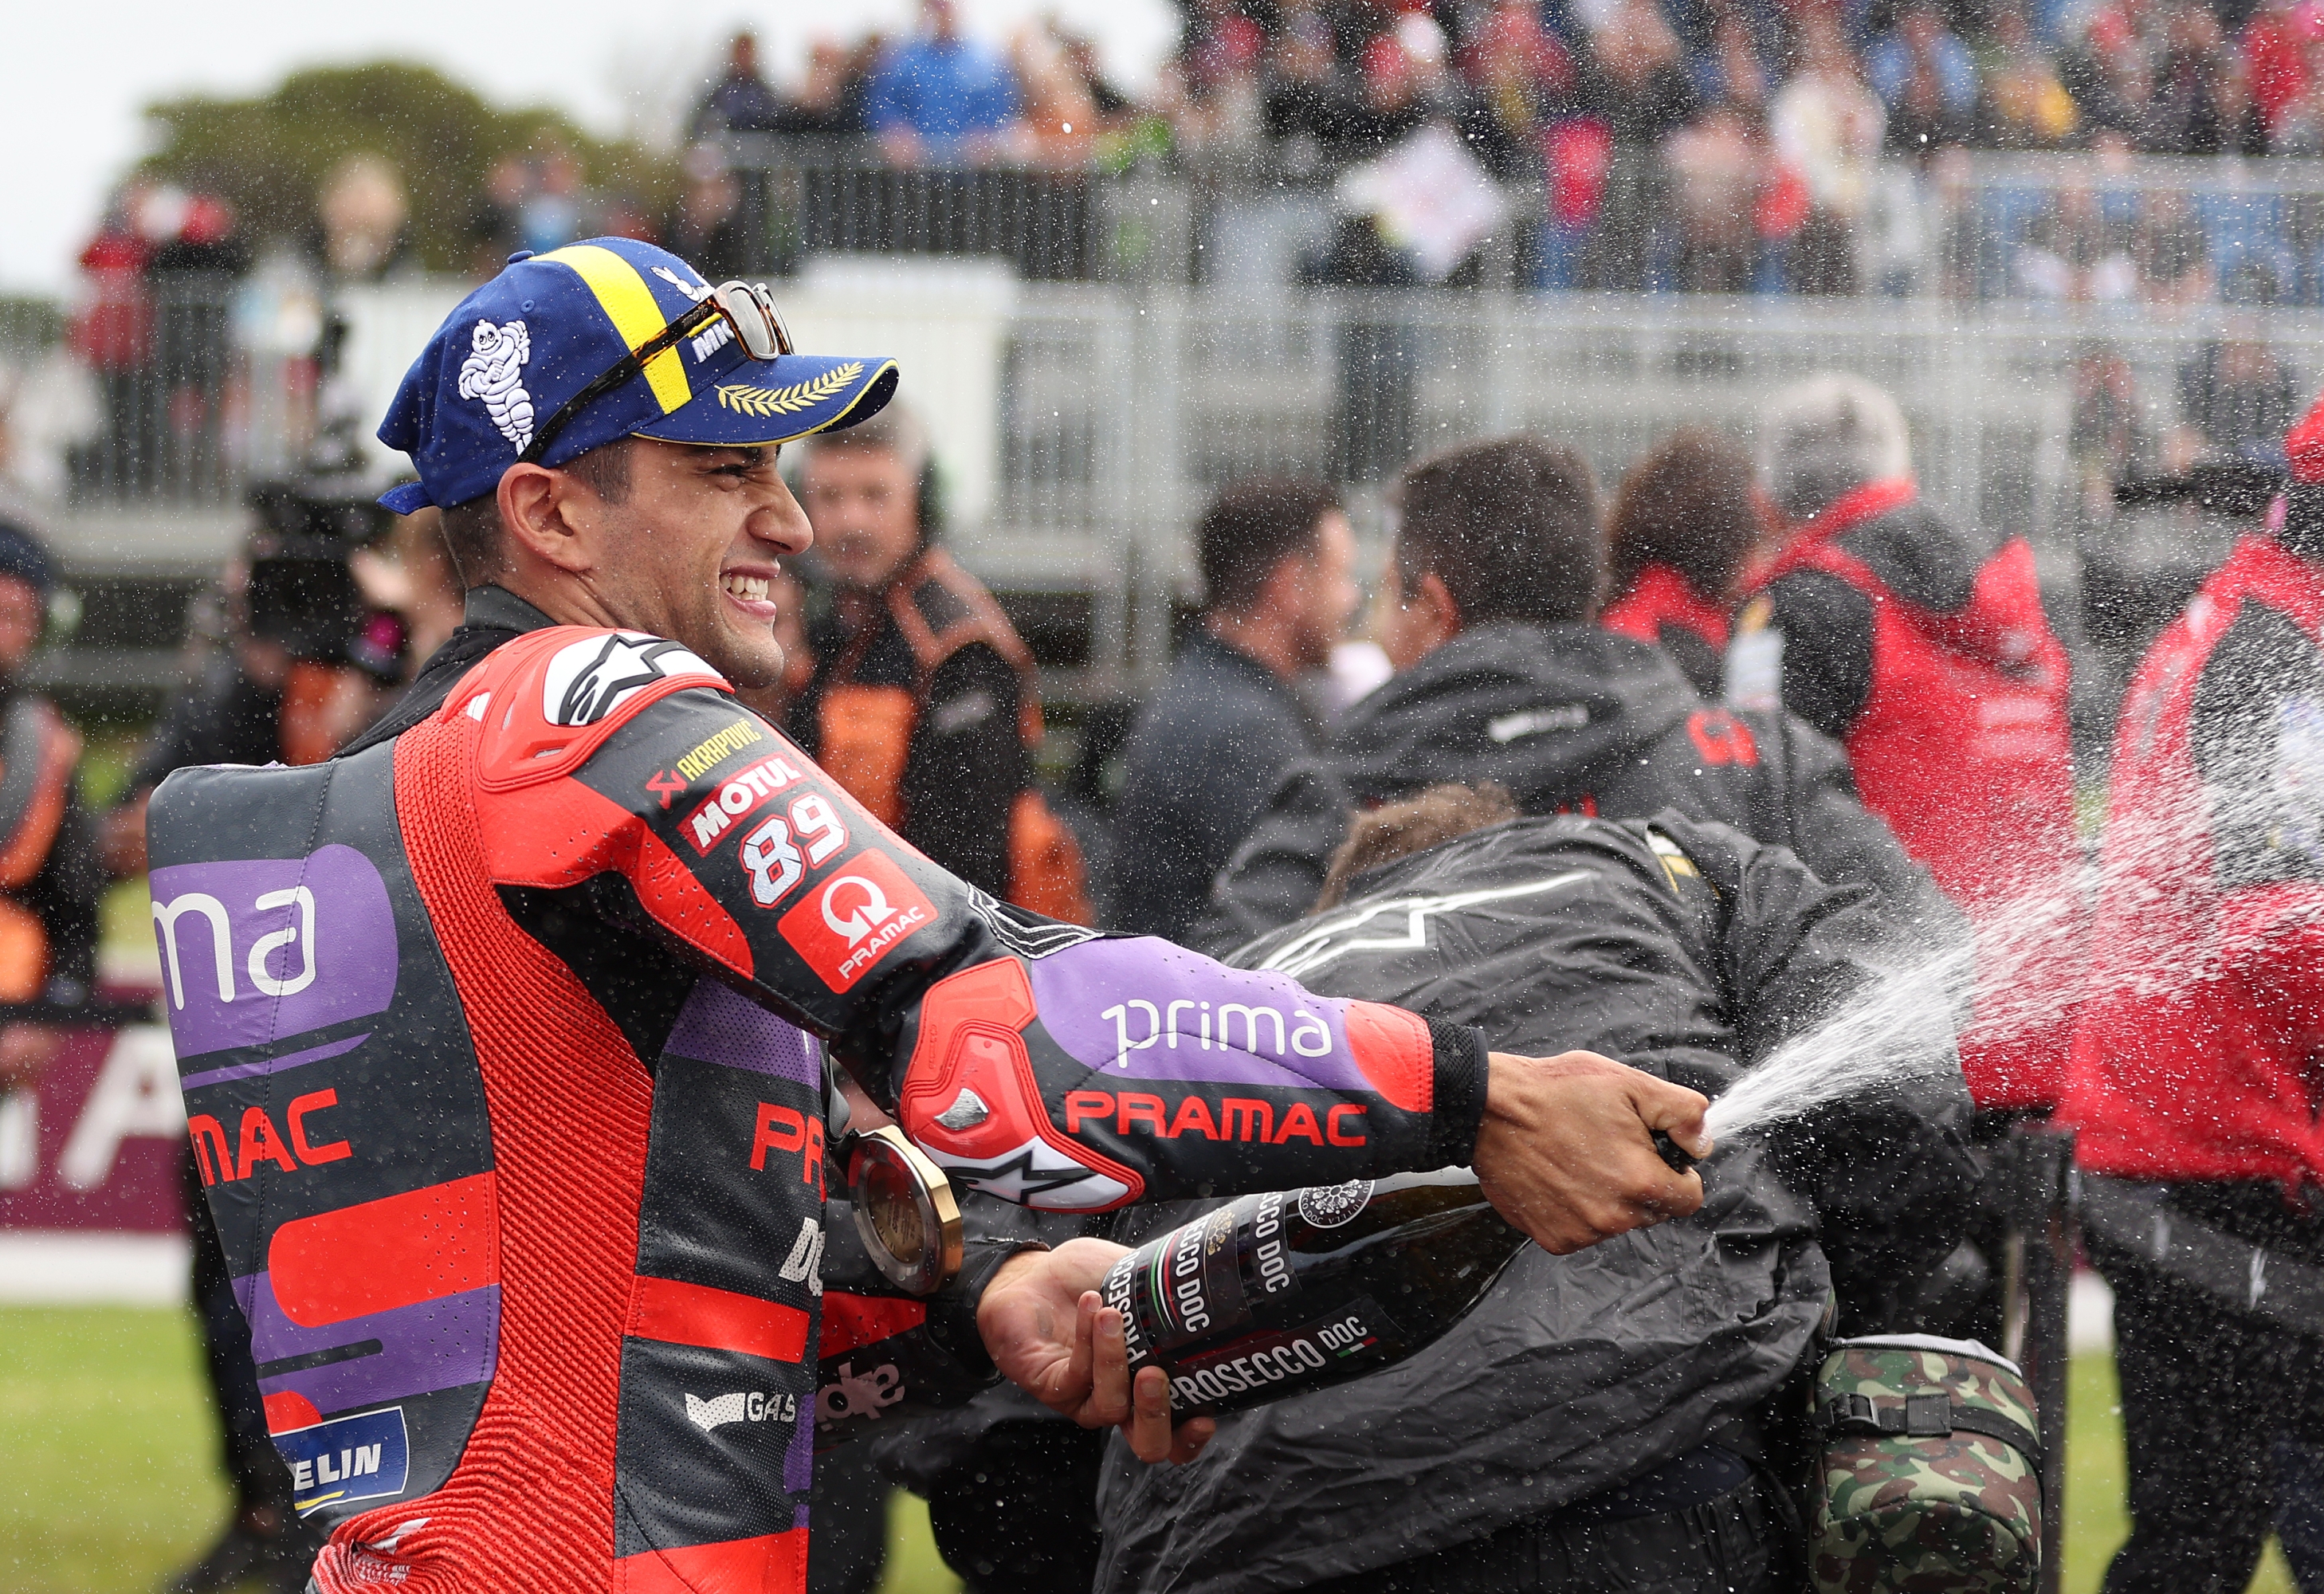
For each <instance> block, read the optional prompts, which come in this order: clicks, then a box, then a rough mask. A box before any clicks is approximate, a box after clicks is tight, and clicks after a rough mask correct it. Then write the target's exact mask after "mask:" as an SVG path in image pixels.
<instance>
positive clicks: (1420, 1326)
mask: <svg viewBox="0 0 2324 1594" xmlns="http://www.w3.org/2000/svg"><path fill="white" fill-rule="evenodd" d="M1526 1243H1527V1242H1526V1237H1525V1235H1524V1233H1523V1232H1522V1231H1520V1230H1517V1229H1515V1228H1513V1227H1511V1226H1510V1225H1509V1224H1508V1222H1506V1221H1503V1220H1502V1218H1501V1216H1500V1214H1499V1213H1498V1212H1495V1211H1493V1209H1492V1207H1491V1206H1490V1205H1489V1204H1488V1203H1487V1202H1486V1200H1485V1198H1484V1195H1483V1193H1481V1192H1480V1191H1479V1189H1478V1188H1477V1179H1476V1175H1473V1174H1471V1173H1470V1172H1469V1170H1467V1169H1466V1168H1446V1169H1443V1171H1441V1172H1438V1173H1433V1174H1403V1175H1397V1176H1396V1177H1394V1178H1390V1179H1382V1180H1379V1181H1378V1182H1377V1183H1375V1182H1374V1181H1372V1180H1369V1179H1359V1180H1356V1181H1355V1182H1353V1183H1352V1184H1332V1185H1319V1186H1314V1187H1311V1188H1309V1189H1305V1190H1292V1191H1277V1192H1275V1193H1270V1194H1266V1195H1246V1196H1244V1197H1243V1198H1242V1199H1241V1200H1240V1201H1237V1202H1233V1203H1231V1204H1230V1205H1227V1206H1223V1207H1221V1208H1220V1209H1219V1210H1218V1211H1216V1212H1212V1213H1210V1214H1209V1215H1208V1216H1206V1217H1203V1218H1199V1219H1197V1220H1195V1221H1194V1222H1192V1223H1188V1224H1186V1225H1185V1226H1184V1227H1182V1228H1178V1229H1174V1230H1171V1231H1170V1232H1169V1233H1167V1234H1165V1235H1163V1236H1162V1237H1161V1238H1160V1239H1154V1240H1149V1241H1148V1243H1147V1244H1145V1245H1143V1246H1141V1247H1139V1248H1138V1249H1137V1250H1135V1251H1132V1252H1130V1254H1129V1255H1128V1256H1126V1257H1123V1258H1121V1259H1120V1260H1119V1261H1117V1262H1116V1263H1115V1264H1114V1265H1113V1267H1112V1269H1111V1271H1110V1272H1108V1273H1107V1275H1106V1277H1105V1284H1104V1286H1103V1290H1102V1293H1103V1295H1104V1296H1105V1304H1107V1305H1109V1306H1111V1307H1113V1308H1115V1309H1116V1310H1118V1311H1119V1312H1120V1313H1121V1314H1122V1326H1123V1333H1124V1337H1125V1339H1126V1340H1127V1341H1128V1345H1129V1350H1130V1370H1131V1371H1132V1372H1133V1373H1135V1372H1136V1371H1137V1370H1138V1369H1139V1368H1144V1367H1148V1366H1158V1367H1160V1368H1162V1369H1163V1371H1165V1372H1166V1373H1167V1374H1168V1375H1169V1377H1170V1405H1171V1407H1172V1414H1173V1415H1174V1416H1178V1417H1185V1416H1190V1415H1194V1414H1201V1413H1204V1412H1231V1411H1240V1410H1241V1409H1243V1408H1244V1407H1246V1406H1252V1405H1260V1404H1262V1403H1264V1402H1267V1401H1270V1400H1280V1399H1282V1398H1283V1397H1284V1396H1289V1395H1300V1394H1305V1392H1306V1391H1308V1390H1311V1389H1321V1388H1324V1387H1328V1386H1330V1385H1333V1384H1338V1383H1343V1382H1345V1381H1346V1380H1348V1379H1350V1378H1353V1377H1361V1376H1362V1375H1363V1374H1365V1373H1368V1372H1370V1371H1372V1370H1373V1369H1374V1368H1381V1367H1385V1366H1387V1365H1388V1363H1390V1362H1394V1361H1400V1360H1402V1359H1404V1358H1406V1357H1407V1356H1409V1355H1411V1354H1412V1353H1413V1352H1414V1351H1416V1350H1419V1349H1420V1348H1421V1347H1423V1346H1424V1345H1426V1344H1428V1343H1429V1342H1430V1341H1433V1340H1434V1339H1435V1338H1436V1337H1437V1336H1438V1335H1440V1334H1442V1333H1443V1331H1445V1330H1446V1329H1448V1328H1450V1327H1451V1326H1452V1324H1453V1322H1456V1321H1457V1320H1458V1319H1459V1318H1460V1316H1461V1314H1462V1313H1464V1312H1466V1311H1468V1310H1469V1308H1470V1307H1471V1306H1473V1305H1475V1304H1477V1302H1478V1300H1479V1299H1480V1298H1481V1297H1482V1296H1483V1295H1484V1293H1485V1292H1486V1290H1488V1289H1489V1288H1490V1287H1491V1285H1492V1283H1493V1280H1495V1279H1496V1278H1499V1276H1500V1274H1501V1269H1502V1268H1504V1267H1508V1263H1509V1259H1510V1258H1512V1257H1515V1256H1516V1255H1517V1249H1518V1248H1519V1247H1520V1246H1523V1245H1525V1244H1526Z"/></svg>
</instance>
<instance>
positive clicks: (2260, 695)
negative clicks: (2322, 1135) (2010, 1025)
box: [2063, 410, 2324, 1594]
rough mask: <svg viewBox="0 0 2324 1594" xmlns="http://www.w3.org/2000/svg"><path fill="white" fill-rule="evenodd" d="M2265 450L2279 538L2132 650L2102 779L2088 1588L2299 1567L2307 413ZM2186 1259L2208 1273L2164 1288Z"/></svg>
mask: <svg viewBox="0 0 2324 1594" xmlns="http://www.w3.org/2000/svg"><path fill="white" fill-rule="evenodd" d="M2280 441H2281V443H2282V444H2283V445H2288V454H2289V464H2290V466H2291V471H2292V482H2291V484H2290V488H2289V492H2288V493H2286V494H2285V497H2284V499H2283V500H2282V501H2281V502H2279V504H2278V506H2277V507H2278V510H2279V511H2280V512H2281V521H2280V522H2278V523H2276V524H2273V525H2271V524H2267V523H2264V522H2263V523H2252V522H2250V521H2246V524H2245V526H2244V528H2243V535H2242V537H2241V538H2240V539H2239V540H2238V541H2237V542H2236V547H2235V549H2234V552H2233V553H2232V554H2231V555H2230V556H2229V557H2228V558H2227V562H2226V563H2225V564H2224V565H2222V566H2221V567H2219V568H2218V570H2217V571H2215V572H2214V573H2213V574H2212V575H2211V576H2209V579H2207V580H2206V581H2205V582H2204V584H2203V586H2202V588H2201V589H2200V592H2199V594H2198V596H2197V598H2196V599H2195V601H2194V602H2193V603H2191V604H2189V606H2188V607H2187V609H2186V611H2185V612H2184V613H2182V614H2181V615H2180V617H2179V618H2178V619H2177V620H2176V621H2174V622H2172V624H2171V625H2169V626H2167V627H2166V628H2165V629H2164V630H2163V633H2162V635H2161V636H2160V637H2159V638H2158V639H2157V640H2156V641H2155V644H2154V646H2153V649H2152V650H2150V651H2149V652H2148V653H2147V655H2146V658H2145V659H2144V662H2143V663H2142V664H2141V665H2140V667H2139V669H2138V672H2137V675H2136V677H2135V678H2134V680H2133V682H2132V684H2131V688H2130V692H2129V694H2128V696H2126V698H2125V699H2124V702H2123V708H2122V720H2123V732H2122V734H2121V736H2120V737H2119V739H2118V741H2117V742H2116V753H2115V760H2114V765H2113V769H2112V785H2111V788H2110V791H2109V799H2108V806H2107V825H2106V834H2105V844H2104V852H2103V865H2102V874H2101V880H2100V884H2099V889H2098V890H2097V891H2096V892H2095V894H2094V900H2095V901H2096V902H2097V904H2098V908H2097V925H2096V929H2095V933H2094V935H2093V936H2092V947H2091V950H2092V954H2093V969H2092V979H2091V981H2090V992H2091V994H2090V997H2089V1000H2088V1001H2087V1002H2086V1003H2085V1004H2084V1007H2083V1009H2082V1012H2081V1015H2080V1021H2079V1022H2078V1023H2077V1025H2076V1027H2075V1029H2074V1036H2073V1052H2072V1063H2071V1066H2070V1072H2069V1074H2068V1079H2067V1085H2066V1093H2065V1101H2064V1104H2063V1110H2064V1114H2065V1116H2066V1117H2068V1118H2069V1119H2070V1120H2071V1121H2072V1123H2073V1124H2074V1125H2075V1127H2076V1129H2077V1130H2078V1132H2079V1135H2080V1141H2079V1147H2078V1158H2079V1161H2080V1164H2081V1166H2082V1168H2083V1170H2084V1175H2085V1181H2086V1183H2085V1186H2084V1188H2085V1191H2086V1195H2085V1201H2086V1202H2089V1208H2090V1215H2089V1218H2088V1219H2086V1221H2085V1232H2086V1234H2088V1235H2089V1245H2090V1252H2091V1256H2092V1258H2093V1259H2094V1260H2095V1261H2096V1263H2097V1265H2098V1267H2099V1269H2100V1270H2101V1271H2102V1272H2104V1273H2105V1275H2106V1276H2107V1280H2108V1281H2109V1282H2110V1283H2111V1284H2112V1285H2113V1286H2114V1290H2115V1331H2116V1335H2117V1341H2116V1356H2117V1359H2118V1365H2119V1367H2120V1368H2121V1375H2122V1407H2123V1427H2124V1431H2125V1434H2126V1440H2127V1451H2128V1459H2129V1473H2130V1487H2129V1501H2130V1515H2131V1533H2130V1537H2129V1540H2128V1542H2126V1543H2124V1544H2123V1546H2122V1547H2121V1549H2120V1550H2119V1551H2118V1552H2117V1553H2116V1555H2115V1557H2114V1559H2113V1562H2112V1563H2111V1564H2110V1565H2109V1566H2108V1567H2107V1574H2106V1584H2105V1587H2106V1589H2107V1591H2108V1594H2144V1591H2145V1590H2150V1589H2151V1590H2156V1591H2158V1594H2159V1591H2161V1590H2163V1589H2173V1590H2175V1589H2205V1588H2209V1589H2240V1588H2243V1587H2244V1586H2245V1585H2246V1582H2247V1581H2248V1580H2250V1578H2251V1576H2252V1573H2253V1570H2254V1568H2255V1565H2256V1564H2257V1562H2258V1560H2259V1555H2260V1552H2261V1549H2262V1546H2263V1545H2264V1542H2265V1540H2266V1537H2267V1534H2268V1532H2269V1530H2270V1528H2271V1527H2274V1528H2275V1529H2276V1530H2277V1531H2278V1533H2279V1534H2280V1536H2281V1538H2282V1543H2283V1544H2284V1548H2285V1552H2286V1554H2287V1557H2288V1558H2290V1559H2291V1560H2292V1563H2293V1567H2294V1571H2295V1575H2296V1576H2297V1577H2298V1579H2299V1580H2300V1586H2301V1588H2302V1589H2311V1588H2314V1587H2316V1586H2317V1580H2318V1579H2319V1576H2324V1544H2319V1539H2318V1536H2317V1525H2318V1524H2319V1520H2324V1335H2319V1334H2318V1333H2317V1332H2316V1331H2315V1325H2314V1321H2313V1319H2312V1317H2308V1316H2305V1314H2302V1313H2292V1314H2289V1315H2287V1314H2285V1313H2282V1312H2280V1311H2278V1310H2276V1309H2275V1308H2274V1307H2273V1305H2272V1304H2271V1298H2272V1297H2271V1295H2270V1292H2269V1291H2268V1289H2267V1288H2266V1285H2268V1284H2269V1283H2270V1282H2273V1276H2274V1274H2275V1273H2276V1271H2277V1269H2279V1268H2281V1267H2284V1266H2285V1265H2287V1264H2288V1265H2290V1266H2293V1267H2300V1268H2301V1269H2303V1270H2307V1269H2313V1268H2316V1267H2319V1266H2324V1218H2319V1214H2318V1212H2317V1211H2316V1208H2315V1205H2314V1203H2313V1202H2312V1201H2310V1200H2307V1199H2305V1198H2304V1196H2303V1195H2302V1194H2301V1193H2302V1192H2304V1191H2306V1190H2308V1189H2310V1188H2311V1187H2312V1186H2313V1185H2314V1184H2317V1183H2318V1182H2319V1180H2324V1152H2319V1142H2318V1138H2317V1133H2316V1122H2317V1113H2318V1109H2319V1106H2324V1101H2319V1091H2318V1084H2317V1078H2316V1073H2315V1068H2314V1059H2315V1057H2316V1055H2317V1054H2318V1052H2319V1049H2324V1021H2319V1016H2324V991H2319V989H2318V976H2319V971H2324V943H2319V925H2324V911H2319V910H2324V801H2319V797H2324V653H2319V649H2318V645H2317V635H2318V631H2319V625H2324V410H2310V413H2309V414H2308V416H2307V417H2306V418H2305V419H2303V420H2302V421H2301V422H2300V424H2299V426H2298V428H2297V429H2296V430H2295V431H2293V433H2292V436H2291V437H2290V438H2285V439H2281V440H2280ZM2164 969H2168V970H2170V971H2171V975H2170V977H2169V978H2164V979H2158V978H2157V977H2156V973H2157V972H2159V971H2161V970H2164ZM2166 1234H2167V1235H2168V1236H2169V1238H2170V1244H2169V1246H2168V1248H2167V1249H2166V1248H2165V1247H2163V1245H2161V1244H2159V1243H2158V1242H2157V1237H2159V1236H2163V1235H2166ZM2190 1256H2191V1257H2197V1258H2202V1262H2201V1266H2202V1267H2203V1268H2204V1269H2205V1276H2208V1277H2209V1278H2210V1279H2213V1280H2218V1281H2234V1282H2233V1283H2232V1284H2228V1285H2227V1286H2226V1287H2222V1286H2221V1284H2219V1283H2212V1284H2209V1285H2198V1284H2196V1283H2194V1282H2192V1281H2191V1280H2190V1278H2189V1277H2188V1276H2186V1272H2185V1269H2184V1268H2183V1267H2182V1266H2181V1265H2180V1263H2179V1262H2178V1258H2182V1257H2190ZM2272 1264H2273V1266H2272Z"/></svg>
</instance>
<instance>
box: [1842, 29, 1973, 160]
mask: <svg viewBox="0 0 2324 1594" xmlns="http://www.w3.org/2000/svg"><path fill="white" fill-rule="evenodd" d="M1865 66H1866V69H1867V76H1868V77H1869V78H1871V80H1872V87H1873V88H1874V90H1875V91H1877V93H1878V94H1879V96H1880V103H1881V104H1882V105H1883V106H1886V109H1887V113H1888V147H1889V148H1890V149H1892V150H1895V151H1898V152H1902V153H1904V154H1913V155H1919V154H1926V153H1927V152H1929V151H1931V150H1932V149H1941V148H1942V147H1944V146H1945V145H1947V144H1954V143H1965V142H1966V141H1967V140H1968V138H1969V134H1970V132H1971V131H1972V130H1973V129H1974V127H1975V126H1976V120H1977V99H1978V78H1977V62H1976V61H1975V60H1972V59H1971V58H1970V56H1969V46H1968V45H1966V44H1964V43H1962V42H1961V41H1960V36H1959V35H1958V34H1956V33H1955V32H1953V31H1952V30H1951V29H1950V28H1949V27H1947V26H1946V25H1945V18H1944V13H1943V11H1942V10H1941V8H1940V7H1939V6H1938V5H1937V4H1936V0H1911V4H1909V5H1906V6H1905V7H1904V12H1903V13H1902V14H1900V15H1899V16H1898V17H1897V19H1896V26H1895V28H1894V29H1893V30H1891V31H1890V32H1887V33H1885V34H1883V35H1882V36H1881V37H1879V38H1878V39H1876V40H1875V41H1873V43H1872V48H1871V50H1870V51H1869V52H1867V56H1866V60H1865Z"/></svg>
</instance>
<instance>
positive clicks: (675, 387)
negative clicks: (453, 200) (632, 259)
mask: <svg viewBox="0 0 2324 1594" xmlns="http://www.w3.org/2000/svg"><path fill="white" fill-rule="evenodd" d="M540 258H541V259H543V260H553V261H555V262H556V263H558V265H561V266H569V267H571V268H572V269H573V271H574V272H576V273H577V274H578V275H579V276H580V278H581V280H582V281H584V282H586V283H587V284H588V285H589V291H590V292H592V293H594V294H595V295H596V296H597V303H598V306H599V307H600V308H601V309H604V312H605V316H606V318H607V319H609V320H610V321H612V322H613V330H614V331H616V332H618V333H620V334H621V335H622V343H623V344H625V345H626V346H628V347H629V349H630V351H631V352H632V354H634V353H636V352H637V351H638V350H639V349H641V348H642V347H644V346H645V344H646V342H647V340H648V339H650V338H651V337H653V336H656V335H658V334H659V332H660V331H661V330H662V328H663V327H667V326H669V317H668V316H665V315H663V314H662V312H661V306H660V305H659V304H657V303H656V302H655V301H654V296H653V290H652V289H650V288H649V287H647V286H646V280H645V279H644V278H643V277H641V276H640V275H638V268H637V267H635V266H633V265H632V264H631V263H629V262H628V261H626V260H623V259H622V257H621V256H620V255H618V254H616V253H613V251H612V250H610V249H607V248H604V246H602V245H600V244H567V246H566V247H564V248H562V249H553V250H551V251H549V253H547V254H544V255H542V256H541V257H540ZM683 347H684V345H683V344H682V343H681V344H680V345H678V346H676V347H672V348H667V349H664V350H663V351H662V352H661V353H660V354H658V355H655V356H654V357H653V358H652V359H650V360H649V361H647V362H646V381H647V382H648V383H649V384H650V385H651V387H652V388H653V392H654V397H655V399H657V400H658V401H659V402H660V404H661V412H662V413H663V414H664V415H668V414H669V413H670V412H671V411H672V410H678V409H680V408H682V407H683V406H685V405H686V404H687V403H689V402H691V401H693V398H694V390H693V389H692V388H691V387H688V386H687V381H686V366H685V365H684V364H682V363H681V362H680V361H679V359H678V353H679V350H680V349H681V348H683Z"/></svg>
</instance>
